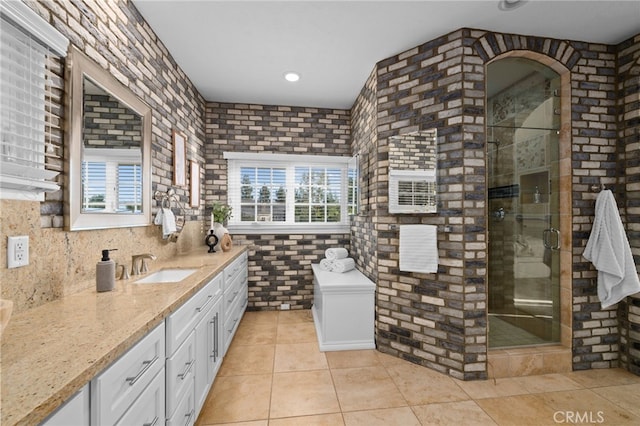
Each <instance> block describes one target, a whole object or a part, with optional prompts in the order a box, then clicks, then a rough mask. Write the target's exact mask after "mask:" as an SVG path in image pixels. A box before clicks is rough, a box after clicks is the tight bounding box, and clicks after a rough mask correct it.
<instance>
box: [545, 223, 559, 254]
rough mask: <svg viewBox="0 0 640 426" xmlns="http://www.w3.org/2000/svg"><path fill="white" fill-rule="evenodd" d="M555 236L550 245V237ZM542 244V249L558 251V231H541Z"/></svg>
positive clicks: (551, 229) (552, 229) (550, 229)
mask: <svg viewBox="0 0 640 426" xmlns="http://www.w3.org/2000/svg"><path fill="white" fill-rule="evenodd" d="M552 235H555V242H553V243H552V241H551V240H552V238H551V236H552ZM542 243H543V244H544V248H548V249H550V250H560V231H559V230H558V229H556V228H549V229H545V230H544V231H542Z"/></svg>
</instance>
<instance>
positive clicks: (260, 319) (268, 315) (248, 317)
mask: <svg viewBox="0 0 640 426" xmlns="http://www.w3.org/2000/svg"><path fill="white" fill-rule="evenodd" d="M278 314H279V312H278V311H260V312H255V311H254V312H252V311H247V312H245V313H244V315H243V316H242V322H241V323H240V324H243V323H258V324H271V323H273V324H277V323H278Z"/></svg>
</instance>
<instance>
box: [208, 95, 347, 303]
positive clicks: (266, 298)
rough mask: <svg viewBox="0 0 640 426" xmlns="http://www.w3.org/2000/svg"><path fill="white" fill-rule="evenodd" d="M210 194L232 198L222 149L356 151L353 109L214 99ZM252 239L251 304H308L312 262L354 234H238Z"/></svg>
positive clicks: (236, 237) (210, 124) (241, 238)
mask: <svg viewBox="0 0 640 426" xmlns="http://www.w3.org/2000/svg"><path fill="white" fill-rule="evenodd" d="M205 129H206V139H207V142H206V145H205V147H204V153H205V158H206V165H205V200H206V208H207V209H208V210H207V211H208V212H210V211H211V206H212V203H213V202H214V201H221V202H226V201H227V164H226V160H224V159H223V158H222V156H223V152H225V151H233V152H275V153H279V154H285V153H286V154H296V153H299V154H317V155H337V156H348V155H351V146H350V141H351V130H350V129H351V119H350V113H349V111H345V110H332V109H319V108H304V107H284V106H268V105H246V104H225V103H216V102H211V103H208V104H207V106H206V113H205ZM233 239H234V241H235V242H237V243H239V244H250V247H251V248H250V251H249V309H251V310H258V309H261V310H272V309H278V308H279V307H280V304H281V303H289V304H291V309H308V308H310V307H311V303H312V301H313V273H312V271H311V264H312V263H318V262H320V259H322V258H323V257H324V251H325V250H326V249H327V248H329V247H335V246H339V247H345V248H347V249H350V245H349V234H348V233H347V234H337V235H334V234H329V235H327V234H314V235H311V234H305V235H294V234H278V235H274V234H269V235H237V234H233Z"/></svg>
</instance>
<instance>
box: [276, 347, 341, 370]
mask: <svg viewBox="0 0 640 426" xmlns="http://www.w3.org/2000/svg"><path fill="white" fill-rule="evenodd" d="M328 368H329V365H328V364H327V358H326V357H325V354H324V352H320V349H318V344H317V343H283V344H281V345H276V358H275V363H274V365H273V371H274V372H276V373H282V372H285V371H304V370H326V369H328Z"/></svg>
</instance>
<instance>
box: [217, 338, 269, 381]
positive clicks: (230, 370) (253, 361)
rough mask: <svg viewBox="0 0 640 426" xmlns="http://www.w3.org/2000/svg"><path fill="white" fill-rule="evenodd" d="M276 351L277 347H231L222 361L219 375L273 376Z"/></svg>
mask: <svg viewBox="0 0 640 426" xmlns="http://www.w3.org/2000/svg"><path fill="white" fill-rule="evenodd" d="M275 350H276V346H275V345H252V346H248V345H247V346H240V345H231V347H230V348H229V351H228V352H227V354H226V355H225V357H224V360H223V361H222V366H221V367H220V371H219V372H218V375H220V376H245V375H247V374H271V373H272V372H273V360H274V356H275Z"/></svg>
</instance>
